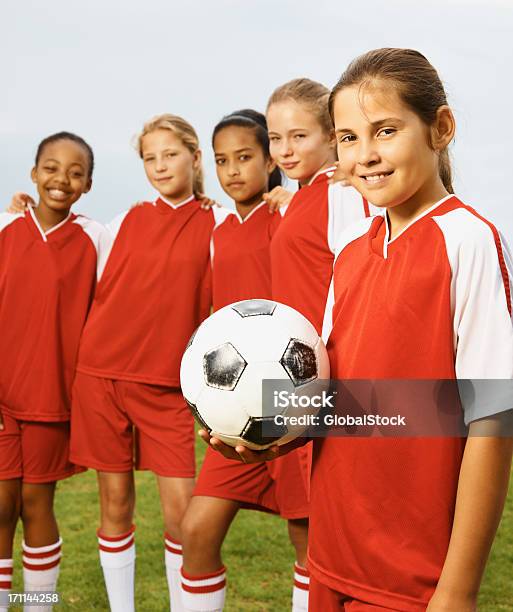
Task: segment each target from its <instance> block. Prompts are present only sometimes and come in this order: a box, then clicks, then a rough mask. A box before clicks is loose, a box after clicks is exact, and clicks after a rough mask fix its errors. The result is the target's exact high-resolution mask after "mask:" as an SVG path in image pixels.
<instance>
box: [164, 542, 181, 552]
mask: <svg viewBox="0 0 513 612" xmlns="http://www.w3.org/2000/svg"><path fill="white" fill-rule="evenodd" d="M166 550H168V551H169V552H170V553H173V554H175V555H181V554H182V549H181V548H173V547H172V546H170V545H169V544H168V543H167V542H166Z"/></svg>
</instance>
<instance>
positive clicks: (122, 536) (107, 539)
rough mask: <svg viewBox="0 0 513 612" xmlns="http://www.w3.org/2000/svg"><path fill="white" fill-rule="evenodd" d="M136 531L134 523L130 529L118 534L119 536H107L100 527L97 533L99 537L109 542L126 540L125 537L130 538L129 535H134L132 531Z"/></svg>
mask: <svg viewBox="0 0 513 612" xmlns="http://www.w3.org/2000/svg"><path fill="white" fill-rule="evenodd" d="M134 531H135V525H132V526H131V527H130V529H129V531H127V532H126V533H123V534H121V535H118V536H106V535H103V534H102V533H101V531H100V530H99V529H97V530H96V535H97V536H98V537H99V538H101V539H102V540H106V541H107V542H119V541H120V540H124V539H125V538H128V536H129V535H132V533H134Z"/></svg>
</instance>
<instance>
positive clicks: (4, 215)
mask: <svg viewBox="0 0 513 612" xmlns="http://www.w3.org/2000/svg"><path fill="white" fill-rule="evenodd" d="M24 215H25V213H8V212H1V213H0V232H1V231H3V230H4V229H5V228H6V227H7V226H8V225H10V224H11V223H12V222H13V221H16V219H21V218H22V217H23V216H24Z"/></svg>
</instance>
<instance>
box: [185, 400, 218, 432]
mask: <svg viewBox="0 0 513 612" xmlns="http://www.w3.org/2000/svg"><path fill="white" fill-rule="evenodd" d="M184 399H185V401H186V402H187V406H189V408H190V409H191V412H192V415H193V416H194V418H195V419H196V421H197V422H198V423H199V425H201V427H202V428H203V429H205V430H206V431H208V433H210V432H211V431H212V428H211V427H209V426H208V425H207V424H206V423H205V421H204V420H203V419H202V418H201V414H200V413H199V411H198V409H197V408H196V406H195V405H194V404H191V402H190V401H189V400H188V399H187V398H184Z"/></svg>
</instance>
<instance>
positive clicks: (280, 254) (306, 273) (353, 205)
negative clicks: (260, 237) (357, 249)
mask: <svg viewBox="0 0 513 612" xmlns="http://www.w3.org/2000/svg"><path fill="white" fill-rule="evenodd" d="M332 171H333V168H328V169H326V170H323V171H322V172H320V173H319V174H318V175H317V176H316V177H315V178H314V179H313V180H312V182H311V183H310V184H309V185H306V186H304V187H302V188H301V189H300V190H299V191H298V192H296V193H295V194H294V197H293V198H292V201H291V202H290V204H289V205H288V207H287V208H286V210H285V213H284V216H283V220H282V222H281V224H280V227H279V228H278V230H277V232H276V235H275V237H274V238H273V241H272V243H271V270H272V285H273V298H274V299H275V300H277V301H278V302H282V303H283V304H286V305H287V306H291V307H292V308H295V309H296V310H298V311H299V312H300V313H301V314H302V315H304V316H305V317H306V318H307V319H308V320H309V321H310V322H311V323H312V324H313V325H314V326H315V328H316V329H317V332H318V333H319V334H320V333H321V330H322V325H323V316H324V310H325V306H326V299H327V296H328V289H329V287H330V282H331V276H332V273H333V260H334V252H335V244H336V240H337V236H338V235H339V234H340V232H341V231H343V230H344V229H345V228H346V227H348V226H349V225H351V224H352V223H354V222H356V221H358V220H360V219H362V218H364V217H366V216H368V215H369V206H368V204H367V202H366V201H365V200H364V199H363V198H362V196H361V195H360V194H359V193H358V192H357V191H356V190H355V189H354V188H353V187H344V186H342V185H341V184H340V183H336V184H334V185H329V184H328V179H329V176H330V175H331V174H332Z"/></svg>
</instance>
